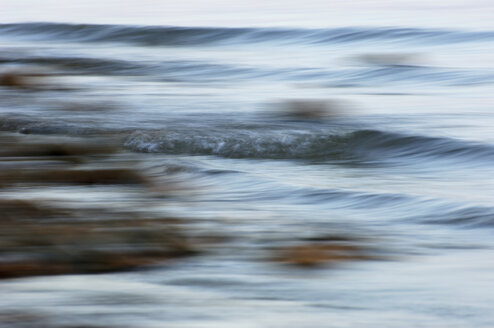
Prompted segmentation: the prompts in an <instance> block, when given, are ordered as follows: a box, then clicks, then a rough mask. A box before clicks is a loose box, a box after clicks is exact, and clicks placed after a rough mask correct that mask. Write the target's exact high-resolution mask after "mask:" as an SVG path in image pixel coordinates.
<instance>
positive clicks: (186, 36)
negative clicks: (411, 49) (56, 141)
mask: <svg viewBox="0 0 494 328" xmlns="http://www.w3.org/2000/svg"><path fill="white" fill-rule="evenodd" d="M0 33H1V34H2V35H3V36H6V35H13V36H24V37H28V38H30V39H41V40H46V39H48V40H55V41H75V42H123V43H130V44H137V45H143V46H193V45H208V44H211V45H214V44H225V43H226V44H232V43H233V44H243V43H245V44H252V43H261V42H283V43H286V42H288V43H304V44H337V43H354V42H362V41H373V40H375V41H393V42H429V43H430V42H433V43H458V42H472V41H476V42H477V41H484V40H485V41H492V40H494V31H450V30H439V29H420V28H398V27H341V28H326V29H300V28H233V27H229V28H225V27H176V26H130V25H98V24H64V23H14V24H0Z"/></svg>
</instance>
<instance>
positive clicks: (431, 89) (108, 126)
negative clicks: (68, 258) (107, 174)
mask: <svg viewBox="0 0 494 328" xmlns="http://www.w3.org/2000/svg"><path fill="white" fill-rule="evenodd" d="M156 3H157V2H152V1H145V2H143V3H140V2H139V3H138V2H132V1H125V2H123V3H121V2H112V1H107V2H104V1H103V3H99V2H96V1H87V2H84V3H82V2H81V1H68V2H67V3H66V4H64V5H63V6H60V5H59V4H56V2H54V1H47V2H46V6H45V7H43V8H40V7H39V6H40V5H39V4H38V2H36V1H26V2H23V4H20V3H14V2H6V3H5V4H3V3H2V5H4V7H5V8H6V9H5V12H4V13H3V14H0V20H1V21H2V24H0V69H1V70H2V71H4V72H5V71H22V72H26V71H29V72H39V74H41V75H43V74H46V75H49V77H48V79H49V81H50V83H53V84H54V85H57V86H62V87H60V88H49V89H47V90H38V91H35V92H33V91H29V92H28V91H26V90H17V89H12V88H8V87H0V128H1V130H2V133H7V132H8V133H10V134H29V135H30V136H32V137H33V138H37V136H39V137H40V138H41V137H47V136H50V137H51V138H66V137H70V138H77V139H78V140H80V139H84V138H88V139H91V140H92V138H94V137H95V136H99V137H101V136H111V138H112V139H111V140H112V142H114V141H115V140H117V142H118V145H119V146H120V147H123V148H124V149H126V150H127V151H128V152H129V153H130V154H131V155H132V156H133V158H135V159H137V161H138V162H139V169H142V170H146V171H148V172H149V171H150V172H154V174H155V175H156V178H157V179H158V178H160V177H163V176H164V177H166V178H171V179H172V180H173V181H174V182H175V183H177V184H178V185H180V186H181V188H183V190H182V189H180V190H179V191H176V192H175V193H174V194H173V195H172V196H170V197H167V198H164V199H160V200H158V201H157V200H153V210H154V211H158V212H161V213H163V215H166V216H172V217H181V218H192V219H194V223H193V229H192V230H193V231H195V232H196V233H200V234H206V235H208V234H211V235H214V234H220V235H225V236H228V239H227V241H226V242H224V243H221V244H219V245H216V246H214V247H211V249H209V250H208V251H207V252H206V253H205V254H203V255H199V256H196V257H190V258H184V259H179V260H177V261H175V262H174V263H173V264H169V263H166V264H163V265H156V266H153V267H152V268H151V269H147V270H143V271H134V272H123V273H111V274H98V275H60V276H47V277H31V278H21V279H12V280H3V281H2V282H0V290H1V294H2V297H1V298H0V312H1V313H3V314H5V315H4V317H5V316H6V315H8V314H9V315H10V316H9V317H8V318H10V319H9V320H7V319H5V320H6V321H4V322H5V323H4V324H5V327H42V326H43V327H44V326H46V327H369V328H370V327H379V328H384V327H390V328H391V327H486V328H487V327H493V326H494V314H493V311H492V310H493V304H494V293H493V292H492V290H493V288H494V275H493V272H494V256H493V255H494V253H493V247H494V238H492V235H493V234H492V233H493V228H494V205H493V200H494V129H493V128H492V127H493V126H494V112H493V109H494V108H493V103H494V93H493V86H494V57H493V56H492V52H493V50H494V26H493V24H492V22H493V21H494V19H493V20H491V18H492V13H494V8H492V3H490V1H475V2H474V3H472V4H466V3H463V2H461V1H452V2H445V1H442V2H435V3H434V4H427V3H426V2H415V1H404V2H401V3H397V4H394V5H388V4H386V3H385V2H355V3H353V4H345V3H343V2H335V3H334V4H332V5H331V6H330V5H328V4H326V3H325V2H324V1H308V2H307V4H304V5H301V4H299V2H296V1H289V2H287V3H285V4H283V3H282V2H276V1H268V2H263V3H258V4H257V5H256V4H250V5H248V4H246V3H244V4H237V5H233V4H229V2H226V1H219V0H218V1H213V2H211V3H208V5H206V4H205V2H197V3H196V2H192V1H185V2H183V3H181V4H180V5H178V4H171V3H170V4H167V3H166V2H160V4H159V6H157V5H156ZM57 6H58V7H57ZM188 13H190V15H189V14H188ZM124 189H125V188H124ZM0 193H1V194H2V197H20V198H23V199H39V198H43V199H49V200H51V201H56V202H59V203H65V204H71V206H75V207H78V206H79V207H80V206H91V204H102V203H105V204H106V206H109V207H112V206H113V207H119V208H124V209H125V210H127V211H131V210H132V209H135V208H141V209H142V207H146V205H145V204H143V203H141V200H140V199H139V198H138V196H136V194H135V193H134V191H132V190H130V191H129V190H127V189H125V190H120V189H118V188H116V187H115V188H114V187H102V188H97V187H94V188H93V187H89V188H86V187H84V188H82V187H78V188H65V187H64V188H62V187H59V188H57V187H46V186H44V187H40V188H38V189H25V188H12V189H4V190H1V191H0ZM122 199H124V200H123V201H122ZM129 199H130V200H129ZM88 204H89V205H88ZM328 236H340V237H341V236H345V238H349V239H350V240H355V241H357V242H358V243H359V245H361V246H362V247H363V248H365V249H368V250H371V253H372V257H373V258H372V259H371V260H366V261H358V260H356V261H348V262H346V261H344V263H337V264H335V265H333V264H331V263H330V264H329V265H322V266H321V267H317V268H315V269H306V268H299V267H296V266H295V267H292V266H290V265H286V264H280V263H277V262H276V261H274V262H273V261H270V258H272V256H273V255H272V254H273V252H275V250H276V249H278V248H283V247H287V246H290V245H298V244H300V243H301V244H303V243H307V242H308V241H314V240H322V239H324V238H329V239H331V238H335V237H328ZM26 310H28V312H29V313H30V315H31V316H28V315H18V316H15V315H14V314H15V313H21V312H22V313H23V311H26ZM12 313H13V314H12ZM33 318H35V319H33Z"/></svg>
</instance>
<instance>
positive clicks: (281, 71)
mask: <svg viewBox="0 0 494 328" xmlns="http://www.w3.org/2000/svg"><path fill="white" fill-rule="evenodd" d="M0 64H7V65H11V64H14V65H36V66H45V67H48V68H49V69H51V70H50V71H51V72H52V73H53V72H56V73H59V74H77V75H81V74H82V75H129V76H144V77H147V78H148V79H152V80H162V81H174V82H211V81H220V82H221V81H231V80H232V79H237V80H249V79H251V80H252V79H258V78H262V79H269V80H276V81H279V80H281V81H287V80H289V81H298V82H300V81H307V82H313V83H317V84H321V85H323V86H329V87H342V86H354V87H355V86H357V87H375V86H376V85H386V84H393V85H395V84H396V83H400V84H429V85H430V84H432V85H435V86H437V85H446V86H451V85H453V86H459V85H462V86H470V85H479V84H489V83H494V71H492V70H486V69H454V68H437V67H429V66H412V65H380V66H377V67H375V66H374V67H365V66H364V67H359V68H352V69H328V68H324V67H314V68H305V67H304V68H301V67H287V68H262V67H252V66H240V65H233V64H224V63H217V62H214V61H205V60H160V61H135V60H124V59H111V58H97V57H80V56H40V55H32V56H29V55H19V54H15V53H13V54H8V53H5V54H3V55H0Z"/></svg>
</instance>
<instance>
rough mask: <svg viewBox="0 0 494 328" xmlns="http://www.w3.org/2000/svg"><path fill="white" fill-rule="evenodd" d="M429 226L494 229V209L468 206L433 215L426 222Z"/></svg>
mask: <svg viewBox="0 0 494 328" xmlns="http://www.w3.org/2000/svg"><path fill="white" fill-rule="evenodd" d="M422 221H423V222H424V223H429V224H447V225H457V226H461V227H466V228H468V227H470V228H481V227H494V209H493V208H491V207H483V206H467V207H462V208H457V209H452V210H449V211H446V212H445V213H442V214H439V215H432V216H430V217H428V218H427V219H425V220H422Z"/></svg>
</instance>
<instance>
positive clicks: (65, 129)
mask: <svg viewBox="0 0 494 328" xmlns="http://www.w3.org/2000/svg"><path fill="white" fill-rule="evenodd" d="M305 123H306V122H303V121H287V122H284V123H283V122H279V124H274V125H273V124H268V123H257V124H254V123H251V124H242V123H235V124H222V123H221V122H218V123H213V122H212V121H208V122H202V123H201V124H199V122H195V124H194V125H192V126H191V125H190V124H183V123H172V124H171V125H169V126H164V127H163V128H162V129H161V130H155V129H139V130H136V129H135V128H132V127H130V126H129V127H124V126H121V125H119V124H118V123H115V124H116V125H115V126H114V127H113V128H110V126H108V125H105V124H103V125H101V126H100V125H98V124H95V122H93V123H90V124H89V125H88V123H87V122H81V123H76V122H63V121H61V120H56V121H50V120H40V119H39V118H37V117H35V116H28V115H22V116H19V115H12V114H5V115H2V116H0V130H2V131H17V132H20V133H35V134H67V135H73V136H77V135H86V134H108V133H110V134H118V135H119V136H120V137H121V138H123V139H122V140H123V141H122V142H123V144H124V146H125V147H127V148H128V149H130V150H132V151H136V152H145V153H165V154H173V155H181V154H183V155H212V156H219V157H225V158H246V159H249V158H253V159H301V160H304V159H305V160H316V161H318V160H323V161H324V160H343V161H345V160H349V161H358V162H367V163H376V164H377V163H389V162H393V161H396V160H403V161H404V162H408V163H410V162H411V161H413V160H414V159H416V160H417V161H418V162H424V160H425V159H429V160H447V161H455V162H458V163H459V162H476V163H487V164H489V165H491V164H492V161H493V160H494V145H491V144H486V143H480V142H472V141H466V140H461V139H454V138H447V137H431V136H425V135H418V134H407V133H399V132H393V131H382V130H375V129H374V130H373V129H357V130H353V131H352V130H349V129H350V127H348V126H347V127H345V126H338V125H331V126H328V125H326V124H323V123H322V122H321V125H319V126H318V127H315V126H314V124H312V123H311V124H305ZM308 123H310V122H308ZM117 126H120V128H117ZM425 163H426V161H425Z"/></svg>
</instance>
